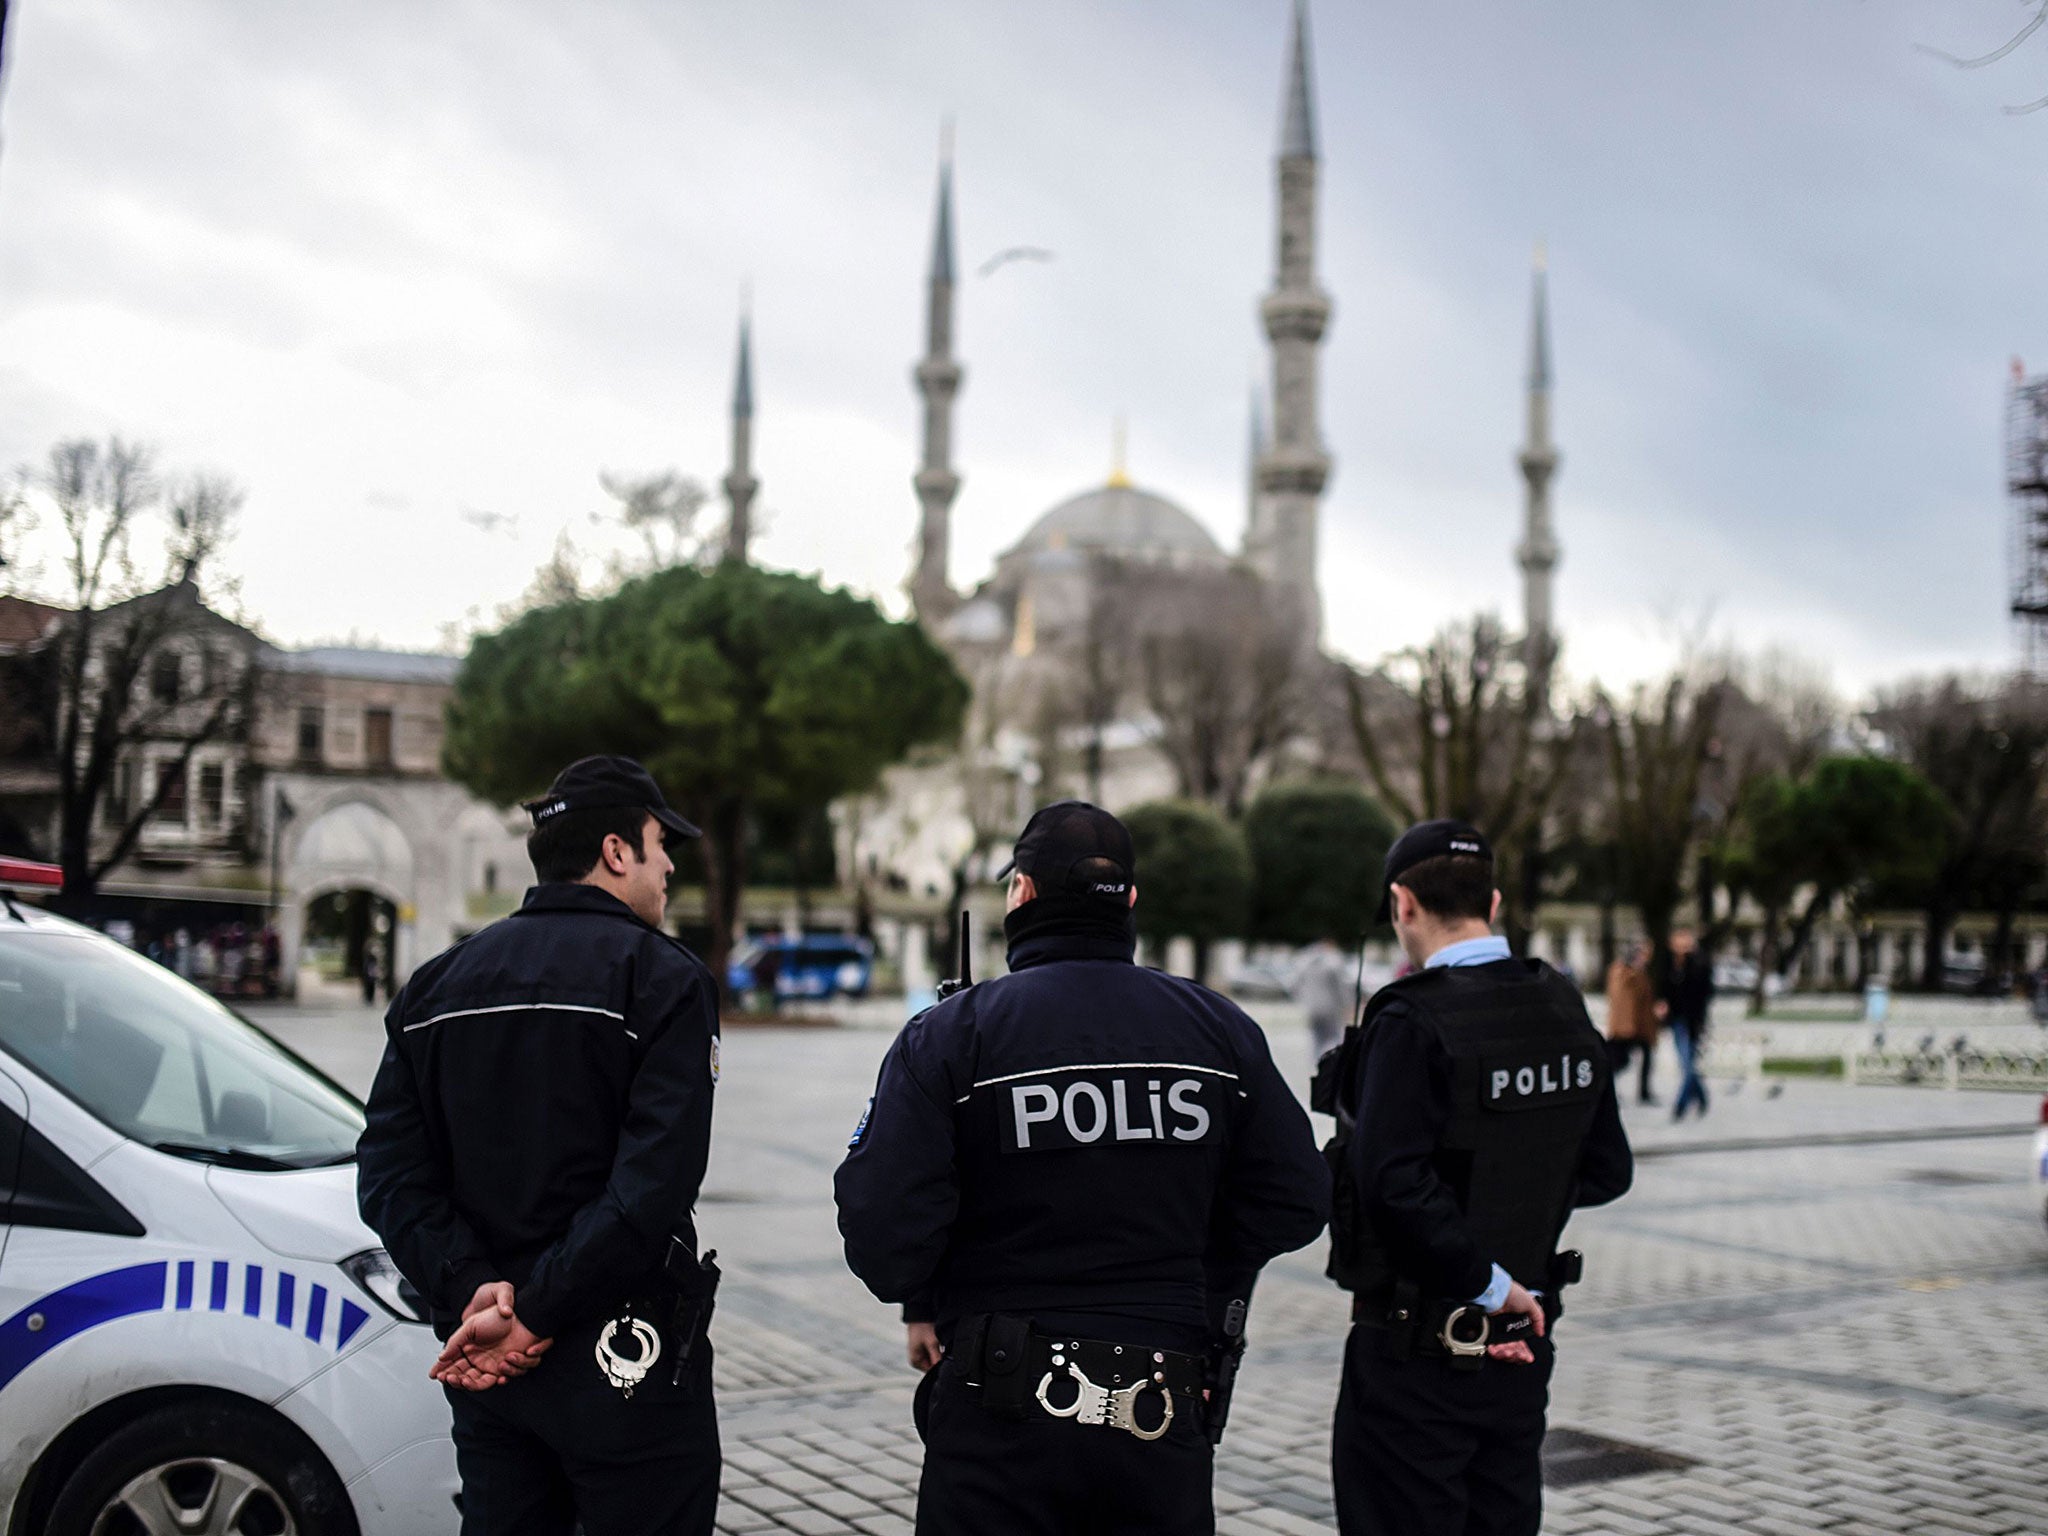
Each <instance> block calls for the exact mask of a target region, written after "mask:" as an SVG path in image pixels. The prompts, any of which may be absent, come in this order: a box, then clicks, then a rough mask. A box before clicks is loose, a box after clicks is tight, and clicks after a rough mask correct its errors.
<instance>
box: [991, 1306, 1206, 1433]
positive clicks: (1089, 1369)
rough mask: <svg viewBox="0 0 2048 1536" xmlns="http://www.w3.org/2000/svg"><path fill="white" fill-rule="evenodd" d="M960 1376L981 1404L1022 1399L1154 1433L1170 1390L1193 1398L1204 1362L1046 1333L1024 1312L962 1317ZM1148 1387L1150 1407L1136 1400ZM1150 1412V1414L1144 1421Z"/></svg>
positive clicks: (1057, 1412) (1062, 1415) (997, 1405)
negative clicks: (1152, 1401) (964, 1371)
mask: <svg viewBox="0 0 2048 1536" xmlns="http://www.w3.org/2000/svg"><path fill="white" fill-rule="evenodd" d="M956 1342H957V1343H958V1345H959V1348H960V1358H961V1361H962V1364H963V1365H964V1366H965V1367H966V1369H967V1372H968V1378H967V1379H968V1381H969V1382H970V1383H971V1384H972V1385H976V1386H979V1387H980V1388H981V1391H982V1403H983V1406H985V1407H987V1408H988V1409H990V1410H991V1411H992V1412H995V1413H999V1414H1007V1415H1009V1416H1013V1417H1015V1416H1028V1414H1029V1411H1030V1405H1031V1404H1033V1403H1035V1404H1036V1405H1037V1407H1038V1409H1039V1410H1041V1411H1042V1412H1045V1413H1047V1414H1050V1415H1051V1416H1052V1417H1053V1418H1056V1419H1072V1420H1073V1421H1074V1422H1075V1423H1077V1424H1101V1425H1106V1426H1108V1427H1109V1428H1111V1429H1121V1430H1123V1431H1124V1432H1125V1433H1127V1434H1131V1435H1135V1436H1136V1437H1137V1438H1138V1439H1140V1440H1157V1439H1158V1438H1159V1437H1160V1436H1162V1435H1164V1434H1165V1433H1166V1432H1167V1430H1168V1429H1169V1428H1171V1427H1172V1425H1173V1419H1174V1413H1175V1410H1176V1403H1175V1398H1176V1397H1178V1396H1182V1395H1185V1396H1187V1397H1189V1398H1191V1399H1193V1400H1195V1401H1200V1393H1201V1391H1202V1387H1203V1379H1204V1374H1205V1371H1206V1369H1207V1362H1205V1361H1204V1360H1203V1359H1202V1358H1201V1357H1200V1356H1199V1355H1188V1354H1182V1353H1180V1352H1179V1351H1177V1350H1171V1349H1150V1348H1147V1347H1145V1346H1143V1345H1139V1344H1117V1343H1113V1342H1111V1341H1109V1340H1106V1339H1079V1338H1075V1337H1073V1336H1072V1335H1069V1334H1062V1335H1059V1336H1047V1335H1045V1334H1041V1333H1038V1332H1037V1331H1036V1330H1034V1329H1033V1328H1031V1326H1030V1324H1029V1322H1028V1321H1027V1320H1026V1319H1024V1318H1019V1317H1005V1316H1002V1315H996V1316H990V1317H986V1318H982V1317H976V1318H966V1319H963V1320H962V1327H961V1330H960V1333H959V1335H958V1338H957V1341H956ZM1153 1395H1156V1396H1157V1398H1158V1406H1157V1408H1156V1409H1154V1408H1152V1407H1150V1406H1149V1405H1148V1406H1147V1407H1146V1408H1145V1409H1144V1410H1143V1412H1142V1416H1141V1411H1140V1407H1139V1404H1140V1403H1141V1402H1142V1401H1143V1400H1144V1399H1145V1398H1147V1397H1148V1396H1153ZM1155 1415H1156V1417H1157V1422H1156V1423H1152V1424H1150V1425H1148V1424H1147V1423H1146V1422H1145V1421H1146V1420H1147V1419H1151V1418H1153V1417H1154V1416H1155Z"/></svg>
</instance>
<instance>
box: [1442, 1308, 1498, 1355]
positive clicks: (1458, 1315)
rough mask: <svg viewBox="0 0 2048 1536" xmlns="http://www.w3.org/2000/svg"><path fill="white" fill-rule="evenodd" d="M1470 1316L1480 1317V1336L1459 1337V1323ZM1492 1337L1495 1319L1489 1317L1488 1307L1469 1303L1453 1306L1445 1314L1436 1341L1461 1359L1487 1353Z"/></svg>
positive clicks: (1448, 1352) (1446, 1350)
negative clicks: (1487, 1313) (1488, 1342)
mask: <svg viewBox="0 0 2048 1536" xmlns="http://www.w3.org/2000/svg"><path fill="white" fill-rule="evenodd" d="M1468 1317H1476V1318H1478V1319H1479V1336H1478V1337H1477V1338H1471V1339H1467V1338H1461V1337H1459V1334H1458V1325H1459V1324H1460V1323H1462V1322H1463V1321H1465V1319H1466V1318H1468ZM1492 1337H1493V1319H1492V1318H1490V1317H1488V1316H1487V1315H1486V1309H1485V1308H1484V1307H1482V1306H1479V1305H1478V1304H1477V1303H1467V1304H1465V1305H1464V1306H1458V1307H1453V1308H1451V1310H1450V1311H1449V1312H1447V1313H1445V1314H1444V1322H1443V1326H1442V1327H1441V1328H1439V1329H1437V1331H1436V1341H1437V1343H1439V1344H1441V1345H1443V1347H1444V1352H1445V1353H1446V1354H1452V1355H1456V1356H1458V1357H1460V1358H1461V1359H1464V1358H1469V1357H1471V1356H1473V1355H1483V1354H1485V1353H1486V1342H1487V1340H1488V1339H1490V1338H1492Z"/></svg>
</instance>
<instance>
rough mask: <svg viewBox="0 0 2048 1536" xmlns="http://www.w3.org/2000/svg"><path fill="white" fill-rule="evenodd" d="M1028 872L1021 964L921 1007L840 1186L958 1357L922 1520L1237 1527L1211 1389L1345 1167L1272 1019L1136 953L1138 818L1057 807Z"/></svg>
mask: <svg viewBox="0 0 2048 1536" xmlns="http://www.w3.org/2000/svg"><path fill="white" fill-rule="evenodd" d="M1002 875H1003V876H1004V877H1007V878H1008V880H1009V915H1008V917H1007V918H1006V920H1005V921H1004V924H1003V931H1004V934H1005V936H1006V937H1007V939H1008V940H1009V968H1010V970H1009V974H1008V975H1007V976H1004V977H1001V978H1000V979H997V980H993V981H986V982H983V983H981V984H980V985H978V986H974V987H970V988H968V989H967V990H965V991H962V992H959V993H957V994H956V995H954V996H952V997H950V998H947V999H946V1000H945V1001H943V1002H941V1003H939V1004H938V1005H937V1006H936V1007H934V1008H931V1009H930V1010H928V1011H927V1012H925V1013H923V1014H921V1015H920V1016H919V1017H917V1018H915V1019H913V1020H912V1021H911V1022H910V1023H909V1024H908V1025H907V1026H905V1028H904V1030H903V1032H902V1033H901V1034H900V1035H899V1036H898V1037H897V1039H896V1042H895V1044H894V1045H893V1046H892V1047H891V1048H890V1050H889V1053H888V1055H887V1056H886V1057H885V1058H884V1060H883V1063H882V1069H881V1075H880V1079H879V1081H878V1082H877V1083H876V1085H875V1094H874V1097H873V1099H872V1100H871V1101H870V1103H869V1106H868V1113H867V1114H866V1115H865V1116H864V1117H863V1118H862V1121H861V1124H860V1127H859V1129H858V1130H857V1131H856V1132H855V1133H854V1137H853V1141H852V1144H851V1150H850V1151H849V1152H848V1153H847V1156H846V1160H845V1162H844V1163H843V1164H841V1166H840V1169H839V1173H838V1178H837V1181H836V1184H837V1191H838V1200H839V1229H840V1232H841V1233H842V1234H843V1235H844V1237H845V1239H846V1257H847V1262H848V1263H849V1264H850V1265H851V1266H852V1268H853V1271H854V1273H855V1274H857V1275H859V1276H860V1278H861V1279H862V1280H864V1281H865V1282H866V1283H867V1285H868V1287H869V1289H871V1290H872V1291H873V1292H874V1293H875V1294H876V1295H877V1296H879V1297H880V1298H881V1299H882V1300H884V1301H893V1302H902V1303H905V1308H904V1315H905V1319H906V1321H907V1322H908V1323H909V1325H910V1328H909V1332H910V1346H911V1358H912V1363H913V1364H915V1365H918V1366H921V1367H932V1366H934V1364H935V1363H936V1362H938V1361H940V1358H941V1356H943V1363H937V1364H936V1368H933V1369H928V1370H927V1372H926V1375H925V1377H924V1379H923V1381H922V1382H921V1383H920V1384H919V1387H918V1396H917V1420H918V1426H919V1430H920V1432H921V1433H922V1434H923V1436H924V1440H925V1460H924V1476H923V1480H922V1482H921V1483H920V1485H919V1488H918V1508H917V1529H918V1531H919V1532H920V1533H923V1536H950V1533H958V1536H992V1533H993V1536H1001V1533H1010V1532H1029V1533H1044V1536H1087V1533H1091V1532H1098V1531H1099V1532H1104V1533H1108V1532H1115V1533H1117V1536H1139V1533H1144V1532H1172V1533H1182V1532H1205V1533H1206V1532H1210V1531H1213V1529H1214V1525H1215V1520H1214V1515H1213V1512H1212V1500H1211V1488H1210V1481H1211V1479H1210V1474H1211V1464H1212V1459H1213V1449H1212V1445H1211V1441H1210V1437H1209V1434H1208V1432H1207V1431H1208V1430H1209V1428H1210V1427H1211V1426H1212V1425H1213V1424H1214V1423H1215V1422H1216V1415H1217V1413H1219V1412H1220V1411H1221V1406H1222V1405H1221V1403H1220V1402H1215V1401H1211V1402H1207V1403H1205V1400H1204V1392H1205V1390H1206V1391H1210V1392H1214V1391H1215V1389H1216V1388H1218V1387H1220V1386H1221V1385H1223V1378H1224V1377H1226V1376H1227V1374H1228V1373H1229V1371H1230V1370H1232V1369H1234V1364H1235V1355H1234V1354H1232V1353H1228V1352H1227V1351H1226V1350H1225V1348H1224V1345H1223V1343H1222V1342H1221V1341H1224V1340H1227V1339H1236V1338H1241V1336H1242V1332H1243V1317H1244V1312H1245V1305H1246V1303H1247V1301H1248V1300H1249V1297H1250V1294H1251V1285H1252V1281H1253V1279H1254V1278H1255V1277H1256V1276H1257V1273H1258V1271H1259V1269H1260V1268H1261V1266H1263V1265H1264V1264H1265V1263H1266V1262H1267V1261H1268V1260H1269V1259H1271V1258H1273V1257H1275V1256H1276V1255H1278V1254H1281V1253H1285V1252H1287V1251H1289V1250H1290V1249H1294V1248H1299V1247H1301V1246H1302V1245H1304V1244H1306V1243H1308V1242H1310V1241H1312V1240H1313V1239H1314V1237H1315V1236H1316V1234H1317V1233H1318V1232H1320V1231H1321V1230H1322V1227H1323V1223H1324V1221H1325V1220H1326V1219H1327V1216H1328V1207H1329V1177H1328V1172H1327V1169H1326V1167H1325V1165H1324V1164H1323V1162H1322V1160H1321V1159H1320V1158H1319V1157H1318V1156H1317V1151H1316V1147H1315V1142H1314V1138H1313V1135H1312V1133H1311V1131H1310V1129H1309V1124H1308V1117H1307V1116H1306V1115H1305V1114H1304V1113H1303V1111H1302V1108H1301V1105H1300V1104H1299V1103H1298V1102H1297V1101H1296V1099H1295V1097H1294V1095H1293V1094H1292V1093H1291V1092H1290V1091H1289V1089H1288V1088H1287V1085H1286V1084H1285V1082H1283V1081H1282V1079H1281V1078H1280V1076H1279V1074H1278V1072H1277V1071H1276V1070H1275V1069H1274V1066H1273V1061H1272V1057H1271V1056H1270V1054H1269V1053H1268V1051H1267V1048H1266V1041H1265V1037H1264V1036H1263V1035H1262V1034H1260V1032H1259V1028H1258V1026H1257V1025H1256V1024H1254V1023H1253V1022H1252V1021H1251V1020H1250V1019H1248V1018H1247V1017H1245V1015H1244V1014H1243V1013H1241V1012H1240V1011H1239V1010H1238V1009H1237V1008H1235V1007H1233V1006H1232V1005H1231V1004H1230V1003H1228V1002H1226V1001H1225V1000H1224V999H1223V998H1221V997H1219V996H1217V995H1216V994H1215V993H1213V992H1210V991H1208V990H1206V989H1204V988H1202V987H1199V986H1197V985H1195V984H1194V983H1193V982H1190V981H1184V980H1181V979H1179V978H1177V977H1172V976H1167V975H1163V974H1161V973H1160V972H1157V971H1150V970H1143V969H1140V968H1139V967H1138V966H1136V965H1134V964H1133V963H1132V956H1133V952H1134V950H1135V946H1136V936H1135V928H1134V926H1133V918H1132V908H1133V907H1134V906H1135V905H1136V903H1137V900H1138V887H1137V883H1136V869H1135V859H1134V856H1133V853H1132V847H1131V839H1130V834H1129V832H1127V831H1126V830H1125V828H1124V826H1123V824H1122V823H1121V822H1119V821H1118V820H1117V819H1116V818H1115V817H1114V816H1112V815H1110V814H1109V813H1108V812H1106V811H1102V810H1098V809H1097V808H1096V807H1094V806H1092V805H1086V804H1083V803H1081V802H1079V801H1072V800H1069V801H1062V802H1060V803H1059V804H1056V805H1051V806H1047V807H1046V808H1045V809H1043V810H1041V811H1039V812H1038V813H1037V814H1036V815H1035V816H1033V817H1032V818H1031V820H1030V823H1029V824H1028V825H1027V826H1026V827H1025V828H1024V832H1023V835H1022V836H1021V837H1019V838H1018V840H1017V845H1016V856H1015V858H1014V860H1013V861H1012V862H1011V863H1010V864H1009V865H1008V866H1006V867H1005V869H1004V870H1003V871H1002Z"/></svg>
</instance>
